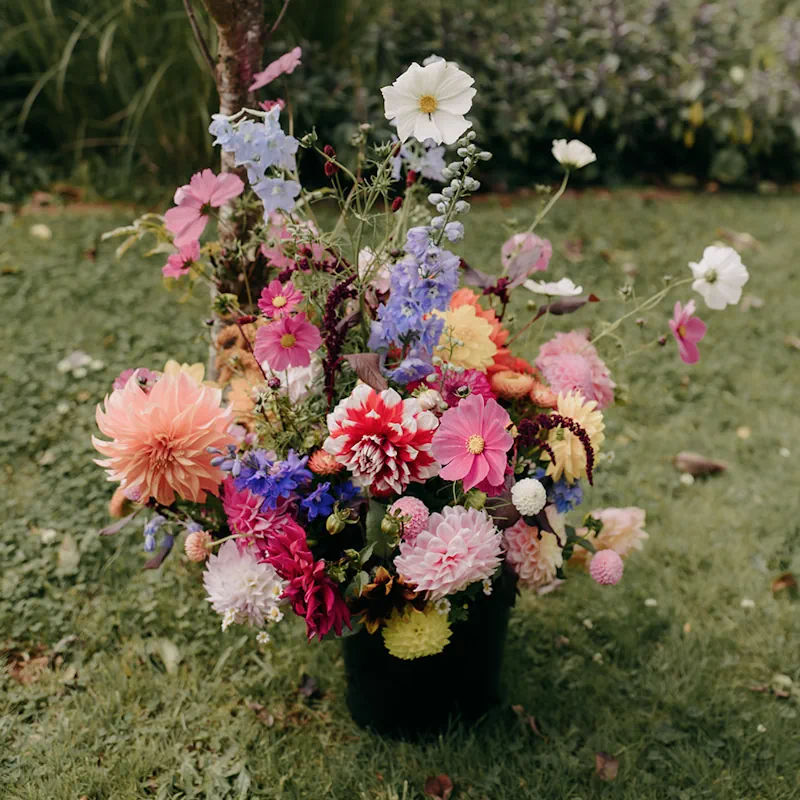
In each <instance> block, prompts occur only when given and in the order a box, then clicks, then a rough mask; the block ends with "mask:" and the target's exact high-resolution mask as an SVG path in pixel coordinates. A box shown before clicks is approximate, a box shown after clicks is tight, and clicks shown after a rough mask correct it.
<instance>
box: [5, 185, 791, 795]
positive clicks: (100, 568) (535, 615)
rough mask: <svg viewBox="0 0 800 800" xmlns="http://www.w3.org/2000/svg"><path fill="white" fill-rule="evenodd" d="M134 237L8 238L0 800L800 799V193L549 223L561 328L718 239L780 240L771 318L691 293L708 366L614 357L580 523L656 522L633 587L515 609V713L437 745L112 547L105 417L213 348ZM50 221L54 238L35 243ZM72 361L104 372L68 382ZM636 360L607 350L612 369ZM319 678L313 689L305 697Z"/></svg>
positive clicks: (183, 584) (762, 257) (624, 206)
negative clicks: (631, 513) (613, 762)
mask: <svg viewBox="0 0 800 800" xmlns="http://www.w3.org/2000/svg"><path fill="white" fill-rule="evenodd" d="M531 210H532V206H531V205H527V206H526V205H525V204H524V203H521V204H519V205H515V206H514V207H512V208H511V209H506V210H501V209H500V208H499V207H498V206H497V205H495V204H494V202H492V201H490V202H487V203H485V204H481V205H479V206H477V207H476V208H475V209H474V211H473V213H472V214H471V215H470V217H469V218H468V220H466V221H467V222H468V223H469V225H468V231H469V233H468V238H467V240H466V241H465V243H464V248H463V251H464V254H465V257H466V258H467V259H468V260H469V261H470V262H471V263H473V264H474V265H475V266H478V267H482V268H484V269H493V268H494V265H495V264H496V263H497V260H498V254H499V247H500V244H501V243H502V241H503V239H504V238H505V231H504V230H503V228H502V225H501V223H502V221H503V219H504V218H507V217H508V216H509V215H512V214H513V215H516V216H517V217H518V218H519V219H520V220H523V219H529V215H530V213H531ZM121 221H122V219H121V217H120V213H119V212H108V213H105V214H104V213H100V212H98V213H96V214H93V215H91V216H90V215H80V214H75V213H67V214H65V215H62V216H57V217H43V218H32V217H27V216H26V217H18V218H16V219H10V218H6V220H5V224H2V225H0V268H2V273H3V274H2V275H0V300H1V301H2V309H3V314H2V318H1V319H0V330H2V342H3V351H4V352H3V357H2V360H0V420H2V422H0V522H1V523H2V538H1V539H0V559H2V561H1V562H0V563H2V573H1V574H2V577H1V578H0V647H1V648H2V649H3V650H4V651H5V654H6V657H7V659H8V667H7V670H6V673H7V674H5V675H4V676H3V677H2V683H1V684H0V744H2V748H0V786H2V787H3V788H2V790H0V795H2V796H3V797H4V798H6V797H7V798H14V800H22V799H23V798H25V800H78V799H79V798H88V799H89V800H99V799H100V798H109V799H111V798H113V800H128V798H145V797H154V798H159V799H161V798H164V800H166V798H207V799H208V800H210V799H211V798H276V797H281V798H312V799H313V800H317V799H319V798H327V797H332V798H337V800H339V799H341V800H345V798H347V799H348V800H349V798H374V799H375V800H378V799H379V798H384V799H385V800H401V799H405V800H411V798H421V797H422V788H423V785H424V781H425V779H426V777H428V776H430V775H436V774H439V773H447V774H448V775H449V776H450V777H451V778H452V780H453V781H454V783H455V784H456V792H455V794H454V798H458V799H464V800H466V798H472V799H473V800H482V799H483V798H490V799H491V800H505V799H509V800H510V798H527V797H530V798H542V799H544V798H548V799H549V798H553V799H554V800H555V799H556V798H558V800H578V798H581V799H582V800H588V798H601V797H602V798H626V799H627V800H649V798H670V799H671V798H674V799H675V800H689V799H690V798H706V797H708V798H719V799H720V800H726V799H727V798H730V799H731V800H734V799H736V800H739V799H740V798H747V800H755V799H756V798H763V799H764V800H782V799H783V798H786V800H789V798H797V797H798V796H800V719H799V718H798V710H800V706H799V705H798V703H799V702H800V615H798V611H797V605H795V604H793V603H792V602H791V600H790V598H789V597H788V594H789V592H788V591H785V590H784V591H781V592H778V593H777V594H775V595H773V592H772V591H771V583H772V581H773V579H775V578H776V577H777V576H778V575H780V574H782V573H785V572H794V573H795V574H800V527H799V526H800V524H799V523H798V519H800V493H798V489H797V484H798V477H799V476H800V472H799V471H798V469H797V466H796V465H797V458H798V456H800V420H799V419H798V409H800V401H798V397H799V396H800V352H798V351H797V350H796V349H792V348H790V347H787V346H786V345H785V343H784V339H785V337H786V336H787V335H794V336H800V310H798V299H799V298H800V273H799V272H798V269H797V245H798V241H799V238H798V221H800V200H798V199H796V198H792V197H783V198H781V197H770V198H760V197H739V196H685V197H678V198H673V199H670V200H666V201H653V200H646V199H642V198H641V197H639V196H635V195H633V194H626V193H622V194H617V195H614V196H613V197H607V196H603V195H585V196H583V197H568V198H567V199H565V200H564V201H562V203H561V204H560V205H559V206H558V207H557V208H556V210H555V212H554V213H553V215H552V216H551V217H548V219H547V221H546V223H545V225H543V226H542V228H541V230H540V232H541V233H542V235H545V236H548V237H550V238H551V239H552V241H553V243H554V249H555V255H554V258H553V261H552V265H553V266H552V269H551V273H552V274H553V276H554V277H561V276H562V275H563V274H569V275H570V276H571V277H573V278H574V279H575V280H576V282H578V283H582V284H583V286H584V287H585V288H587V289H591V290H592V291H594V292H595V293H596V294H598V295H599V296H600V297H601V299H602V301H603V302H601V303H600V304H598V305H593V306H591V307H587V308H585V309H583V310H582V311H581V312H579V314H578V315H576V316H573V317H568V318H562V319H561V320H560V321H558V324H560V325H562V326H564V327H567V326H572V325H575V324H577V323H579V322H581V321H585V322H586V324H587V325H588V324H597V323H598V321H600V320H602V319H611V318H613V317H615V316H616V315H617V313H618V312H619V310H620V308H621V307H622V306H621V301H620V300H618V299H617V295H616V292H615V287H617V286H619V285H620V284H621V283H622V282H623V280H624V279H625V274H626V272H627V273H632V272H634V271H635V272H636V273H637V275H636V277H635V288H636V292H637V294H638V295H639V296H645V294H646V293H647V291H648V290H650V289H653V288H657V287H658V286H659V285H660V280H661V276H662V275H664V274H667V273H669V274H672V275H676V276H684V275H686V274H687V267H686V264H687V262H688V261H689V260H696V259H699V257H700V255H701V253H702V250H703V247H704V246H706V245H707V244H710V243H711V242H712V241H713V240H714V239H715V238H716V237H717V228H718V226H721V227H725V228H729V229H733V230H736V231H746V232H748V233H750V234H752V235H753V236H754V237H755V238H756V239H757V240H758V241H759V242H760V243H761V247H760V248H759V249H748V250H746V251H743V252H742V255H743V258H744V261H745V263H746V264H747V265H748V267H749V269H750V272H751V275H752V278H751V281H750V284H748V286H747V287H746V294H747V295H751V296H753V297H754V298H759V299H761V300H762V301H763V304H759V303H758V300H757V299H756V300H753V297H751V299H749V300H748V301H747V304H746V305H749V310H744V309H743V308H740V309H729V310H728V311H727V312H711V311H706V310H705V309H704V308H703V304H702V301H700V303H699V305H700V306H701V313H702V316H703V317H704V318H705V319H706V321H707V322H708V323H709V334H708V336H707V339H706V340H705V341H704V342H702V343H701V350H702V360H701V362H700V363H699V364H698V365H697V366H694V367H687V366H685V365H683V364H682V363H681V362H680V361H679V359H678V356H677V350H676V347H675V345H674V342H673V341H672V340H671V339H670V341H669V342H668V343H667V345H666V347H665V348H664V349H663V350H660V349H658V350H655V351H652V352H650V353H647V354H644V355H640V356H635V357H633V358H632V359H630V360H628V361H626V362H625V363H622V362H621V361H618V362H616V363H614V364H613V367H612V369H613V371H614V374H615V377H616V379H617V381H618V383H619V384H620V386H621V392H620V394H621V396H622V398H623V399H624V401H625V402H624V403H623V404H621V405H617V406H616V407H614V408H612V409H609V411H608V412H607V414H606V422H607V426H608V427H607V431H606V433H607V442H606V452H607V453H609V452H613V454H614V460H613V464H611V465H610V466H607V467H605V468H603V469H602V470H601V471H599V473H598V476H597V477H598V480H597V488H596V489H594V490H593V491H592V493H591V496H590V497H589V498H588V499H587V501H586V503H585V505H584V506H583V509H584V510H590V509H591V508H594V507H599V506H603V505H618V506H627V505H640V506H643V507H645V508H646V509H647V513H648V525H647V528H648V530H649V533H650V537H651V538H650V541H649V543H648V545H647V547H646V549H645V551H644V552H643V553H641V554H637V555H635V556H634V557H632V558H631V559H630V560H629V561H628V562H627V570H626V576H625V578H624V580H623V582H622V583H621V584H620V585H619V586H618V587H616V588H601V587H599V586H597V585H595V584H593V583H592V582H591V580H589V579H588V578H587V577H585V576H583V575H580V574H575V575H574V577H573V579H572V580H570V581H569V582H568V583H567V584H566V585H564V586H562V587H561V588H560V589H558V590H557V591H555V592H553V593H551V594H548V595H546V596H542V597H537V596H525V597H523V598H522V599H521V601H520V602H519V603H518V606H517V609H516V610H515V612H514V615H513V617H512V625H511V632H510V639H509V644H508V651H507V664H506V678H507V684H508V704H507V705H505V706H504V707H502V708H498V709H497V710H496V711H495V712H493V713H492V714H491V715H489V717H488V718H487V719H485V720H484V721H483V722H482V723H481V724H480V725H477V726H474V727H469V728H465V727H454V728H453V730H452V731H450V732H449V733H447V734H446V735H443V736H441V737H439V738H437V739H434V740H431V741H429V742H426V743H422V744H410V743H396V742H391V741H384V740H382V739H380V738H378V737H376V736H373V735H371V734H369V733H366V732H364V731H361V730H359V729H358V728H356V727H355V726H354V725H353V724H352V723H351V722H350V720H349V718H348V716H347V712H346V709H345V706H344V700H343V695H344V685H343V679H342V665H341V658H340V655H339V648H338V646H337V645H336V644H335V643H327V644H325V645H321V646H320V645H314V646H310V647H309V646H307V645H306V644H305V641H304V631H303V626H302V624H301V623H300V621H299V620H295V621H294V622H296V623H297V624H289V625H284V626H282V629H281V630H279V632H277V633H276V635H275V636H274V643H273V644H272V645H270V646H269V647H267V648H259V647H258V646H257V645H256V643H255V640H254V636H253V635H252V634H249V633H248V632H247V631H246V630H244V629H232V630H229V631H228V632H227V633H225V634H223V633H221V632H220V626H219V618H218V617H216V616H215V615H213V614H212V613H211V611H210V609H208V608H207V604H206V603H205V601H204V599H203V598H204V595H203V590H202V585H201V582H200V570H199V569H198V568H197V567H196V566H195V565H192V564H189V563H188V562H187V561H186V559H185V558H184V557H183V556H182V555H181V554H180V553H179V552H178V551H177V550H176V552H174V553H173V555H172V556H171V557H170V558H169V559H168V561H167V563H166V564H165V566H164V568H163V569H162V570H161V571H159V572H143V571H142V570H141V566H142V563H143V561H144V555H143V553H142V536H141V529H140V527H139V526H138V525H137V526H132V527H131V528H129V529H127V530H125V531H124V532H123V533H121V534H119V535H117V536H116V537H110V538H105V539H100V538H99V537H98V536H97V533H96V531H97V529H98V528H100V527H101V526H102V525H104V524H105V523H106V522H107V516H106V504H107V501H108V498H109V497H110V494H111V485H110V484H107V483H106V482H105V481H104V479H103V475H102V473H101V470H100V469H99V468H97V467H95V466H94V465H93V464H92V462H91V459H92V457H93V454H94V451H93V449H92V447H91V443H90V436H91V434H92V432H93V431H94V429H95V426H94V405H95V403H96V402H97V401H98V400H100V399H101V398H102V396H103V394H104V393H105V392H106V391H107V390H108V387H109V385H110V383H111V381H112V380H113V378H114V377H115V376H116V374H117V373H119V372H120V371H121V370H122V369H124V368H126V367H129V366H145V365H147V366H150V367H154V368H158V367H160V366H161V365H162V364H163V363H164V361H165V360H166V359H167V358H168V357H176V358H179V360H183V361H194V360H199V359H202V358H204V355H205V345H204V342H203V338H202V336H203V327H202V324H201V321H202V319H203V315H204V313H205V309H204V305H203V302H202V300H203V298H200V299H199V300H198V301H196V302H193V303H188V304H185V305H179V304H178V303H177V302H176V299H177V298H176V297H174V296H170V295H169V294H168V293H166V292H164V291H163V290H162V288H161V286H160V280H159V267H160V263H156V262H155V261H146V260H144V259H141V258H140V257H139V256H137V255H135V254H133V253H129V254H128V255H127V256H126V257H125V258H124V259H123V260H122V261H116V260H115V259H114V253H113V246H111V245H109V244H103V245H98V237H99V234H100V233H101V232H102V231H104V230H107V229H110V228H111V227H113V226H115V225H117V224H119V223H120V222H121ZM34 222H44V223H46V224H47V225H49V226H50V228H51V229H52V232H53V238H52V240H51V241H42V240H40V239H37V238H34V237H32V236H31V235H30V234H29V227H30V226H31V225H32V224H33V223H34ZM578 241H582V257H581V258H580V260H577V257H576V255H575V253H576V251H577V249H578V247H577V245H576V242H578ZM95 247H97V254H96V259H93V258H92V257H90V256H91V255H92V253H91V251H92V250H93V248H95ZM567 254H572V258H573V259H576V263H571V262H570V261H569V260H568V259H567ZM688 296H689V293H688V292H680V293H679V294H678V295H677V297H676V298H675V299H678V298H680V299H682V300H685V299H687V298H688ZM670 309H671V306H670V305H669V304H665V306H664V307H663V308H661V309H659V310H658V311H657V312H654V313H652V314H650V315H649V316H648V319H647V327H646V329H645V330H646V332H647V333H648V334H649V335H648V338H652V337H653V336H655V335H657V332H658V331H659V330H661V329H663V330H664V331H665V332H668V331H667V328H666V320H667V317H668V315H669V313H670ZM517 312H518V318H519V316H520V315H522V314H523V313H524V312H523V309H522V306H521V305H520V306H519V307H518V308H517ZM550 324H551V328H550V331H552V330H554V329H555V328H556V325H553V324H552V321H551V323H550ZM631 327H632V330H630V331H629V332H628V333H627V334H626V337H625V338H624V341H623V343H624V344H625V346H626V348H627V349H630V350H633V349H635V348H636V347H637V342H638V337H639V336H640V335H641V334H640V331H639V330H638V329H637V328H636V327H635V326H631ZM605 342H606V343H609V339H606V340H605ZM530 346H531V347H533V346H534V345H533V341H531V344H530ZM78 349H80V350H83V351H85V352H86V353H89V354H90V355H91V356H93V357H94V358H96V359H101V360H102V361H103V362H104V366H103V367H102V368H101V369H97V370H96V371H92V370H89V372H88V374H86V375H85V376H84V377H75V376H73V375H71V374H63V373H61V372H59V371H58V370H57V369H56V364H57V363H58V362H59V361H60V360H61V359H63V358H64V357H65V356H67V355H69V354H70V353H71V352H72V351H74V350H78ZM619 352H620V351H619V350H617V349H615V346H614V344H613V342H611V343H610V348H609V349H607V350H606V352H605V355H606V356H607V357H608V359H609V360H610V361H613V360H614V359H615V358H617V356H618V355H619ZM685 449H689V450H696V451H699V452H701V453H703V454H706V455H708V456H712V457H716V458H723V459H726V460H727V461H729V462H730V469H729V471H728V472H727V473H725V474H722V475H718V476H714V477H712V478H709V479H701V480H698V481H696V482H695V483H694V485H691V486H687V485H685V484H683V483H681V481H680V480H679V477H680V476H679V473H678V472H677V471H676V470H675V468H674V467H673V466H672V463H671V459H672V457H673V456H674V455H675V454H676V453H677V452H678V451H680V450H685ZM744 599H748V600H751V601H752V603H745V604H744V607H743V606H742V601H743V600H744ZM748 606H749V607H748ZM464 669H469V664H464ZM304 675H309V676H313V677H314V678H315V679H316V681H317V682H318V684H319V690H320V693H321V697H319V698H317V699H313V700H308V699H307V698H306V697H305V696H304V694H303V693H301V692H299V691H298V686H299V684H300V683H301V681H302V680H303V676H304ZM781 676H783V677H781ZM758 686H761V687H762V688H764V690H763V691H760V692H756V691H753V688H754V687H758ZM769 687H774V688H777V689H778V690H779V691H778V694H777V695H776V694H775V693H774V692H773V691H771V690H770V688H769ZM387 691H391V687H390V686H387ZM780 695H787V696H780ZM512 705H516V706H522V707H523V708H524V709H525V714H529V715H532V716H533V717H535V719H536V723H537V726H538V731H539V734H540V735H537V733H536V732H534V731H533V730H532V728H531V726H529V725H526V723H525V722H524V721H523V719H522V718H521V717H520V716H519V715H518V714H515V712H514V711H512V710H511V706H512ZM600 751H603V752H606V753H609V754H613V755H615V756H617V757H618V759H619V763H620V767H619V774H618V776H617V778H616V779H615V780H614V781H611V782H602V781H600V780H599V779H598V778H597V777H595V775H594V768H595V754H596V753H598V752H600Z"/></svg>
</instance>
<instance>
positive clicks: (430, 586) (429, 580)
mask: <svg viewBox="0 0 800 800" xmlns="http://www.w3.org/2000/svg"><path fill="white" fill-rule="evenodd" d="M502 547H503V537H502V536H501V534H500V532H499V531H498V530H497V527H496V526H495V524H494V523H493V522H492V520H491V519H490V518H489V516H488V515H487V514H486V512H485V511H478V510H477V509H474V508H469V509H467V508H464V506H446V507H445V508H443V509H442V513H441V514H438V513H437V514H431V516H430V519H429V520H428V525H427V527H426V529H425V530H424V531H422V532H421V533H419V534H418V535H417V537H416V539H415V540H414V541H413V542H409V541H405V540H404V541H402V542H401V543H400V555H399V556H398V557H397V558H396V559H395V562H394V563H395V567H396V568H397V571H398V573H399V574H400V575H402V576H403V579H404V580H405V581H406V582H408V583H411V584H413V585H414V586H415V587H416V590H417V591H418V592H427V597H428V599H430V600H439V599H441V598H442V597H445V596H447V595H448V594H454V593H455V592H460V591H461V590H462V589H466V588H467V586H469V585H470V584H472V583H476V582H477V581H484V580H488V579H489V578H491V577H492V575H493V574H494V572H495V570H496V569H497V567H498V566H499V565H500V555H501V552H502Z"/></svg>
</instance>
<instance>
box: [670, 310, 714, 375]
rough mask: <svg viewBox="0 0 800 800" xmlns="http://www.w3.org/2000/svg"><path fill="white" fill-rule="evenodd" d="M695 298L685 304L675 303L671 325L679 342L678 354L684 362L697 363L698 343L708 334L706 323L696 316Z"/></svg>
mask: <svg viewBox="0 0 800 800" xmlns="http://www.w3.org/2000/svg"><path fill="white" fill-rule="evenodd" d="M694 311H695V305H694V300H690V301H689V302H688V303H687V304H686V305H685V306H681V304H680V303H675V312H674V315H673V317H672V319H671V320H670V321H669V327H670V330H671V331H672V335H673V336H674V337H675V341H676V342H677V343H678V354H679V355H680V357H681V361H683V363H684V364H696V363H697V362H698V361H699V360H700V351H699V350H698V349H697V343H698V342H699V341H700V340H701V339H702V338H703V337H704V336H705V335H706V324H705V322H703V320H701V319H700V318H699V317H696V316H694Z"/></svg>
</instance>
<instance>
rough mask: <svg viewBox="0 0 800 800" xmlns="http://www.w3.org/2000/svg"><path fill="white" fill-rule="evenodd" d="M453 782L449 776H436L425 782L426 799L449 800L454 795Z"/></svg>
mask: <svg viewBox="0 0 800 800" xmlns="http://www.w3.org/2000/svg"><path fill="white" fill-rule="evenodd" d="M453 788H454V787H453V781H451V780H450V777H449V776H448V775H444V774H442V775H436V776H434V777H431V778H428V779H427V780H426V781H425V789H424V791H425V797H433V798H434V800H448V798H449V797H450V795H451V794H453Z"/></svg>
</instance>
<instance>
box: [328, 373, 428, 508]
mask: <svg viewBox="0 0 800 800" xmlns="http://www.w3.org/2000/svg"><path fill="white" fill-rule="evenodd" d="M438 424H439V421H438V420H437V419H436V415H435V414H433V413H432V412H431V411H423V410H422V408H421V407H420V405H419V402H418V401H417V400H416V399H414V398H409V399H406V400H403V399H402V398H401V397H400V395H399V394H398V393H397V392H396V391H394V389H385V390H384V391H382V392H380V393H378V392H376V391H375V390H374V389H372V388H371V387H369V386H367V385H366V384H360V385H358V386H356V388H355V389H354V390H353V392H352V394H351V395H350V396H349V397H346V398H344V400H342V401H341V402H340V403H339V404H338V405H337V406H336V408H335V409H334V410H333V412H332V413H330V414H328V430H329V431H330V436H329V437H328V438H327V439H326V440H325V444H324V445H323V447H324V449H325V450H326V451H327V452H329V453H331V455H334V456H335V457H336V460H337V461H338V462H339V463H340V464H344V465H345V467H347V469H348V470H350V472H351V473H352V474H353V478H354V480H355V481H356V482H357V483H358V484H359V485H361V486H368V487H369V488H370V490H371V491H372V493H373V494H375V495H376V496H378V497H385V496H387V495H390V494H392V492H396V493H397V494H402V492H403V490H404V489H405V488H406V486H408V484H409V483H411V482H412V481H413V482H415V483H424V482H425V481H426V480H427V479H428V478H432V477H433V476H434V475H436V473H437V472H438V469H439V465H438V464H437V463H436V461H435V460H434V458H433V456H432V455H431V440H432V438H433V434H434V431H435V430H436V428H437V426H438Z"/></svg>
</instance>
